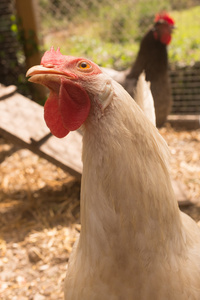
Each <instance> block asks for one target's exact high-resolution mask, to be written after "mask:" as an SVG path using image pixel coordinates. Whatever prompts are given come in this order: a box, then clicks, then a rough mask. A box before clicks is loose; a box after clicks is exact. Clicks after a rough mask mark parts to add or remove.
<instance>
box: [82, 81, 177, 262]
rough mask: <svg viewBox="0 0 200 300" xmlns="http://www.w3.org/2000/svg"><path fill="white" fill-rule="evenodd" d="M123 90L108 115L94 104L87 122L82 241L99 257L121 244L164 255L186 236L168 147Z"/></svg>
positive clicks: (85, 248) (134, 250)
mask: <svg viewBox="0 0 200 300" xmlns="http://www.w3.org/2000/svg"><path fill="white" fill-rule="evenodd" d="M115 88H116V87H115ZM117 89H118V95H119V96H117V99H116V101H113V103H112V104H111V105H110V106H109V108H108V109H107V110H106V112H105V114H104V116H103V117H102V118H100V119H98V118H96V114H95V108H93V113H92V114H91V116H90V118H89V120H88V122H87V123H86V125H85V132H84V136H83V176H82V192H81V223H82V230H81V235H80V244H79V246H80V247H81V248H82V251H83V252H82V253H84V251H85V254H86V256H88V257H93V258H94V259H100V257H101V255H102V252H105V253H106V252H109V251H110V249H113V251H114V252H115V251H116V249H119V247H118V246H119V245H121V244H123V245H124V246H123V251H125V253H130V254H131V255H132V254H133V253H134V255H135V256H137V253H138V254H139V253H141V251H146V253H149V252H148V251H150V252H152V253H153V252H155V253H156V252H158V251H159V252H160V251H163V255H164V253H165V252H166V251H167V249H168V248H169V249H170V248H171V245H172V244H173V241H174V240H175V239H176V240H179V237H178V238H177V236H179V235H180V236H181V221H180V215H179V209H178V205H177V202H176V200H175V197H174V193H173V190H172V186H171V181H170V176H169V172H168V169H167V158H166V156H167V151H168V149H167V146H166V143H165V141H164V140H163V139H162V137H161V136H160V135H159V133H158V131H157V129H156V128H155V127H154V126H153V125H152V124H151V122H149V121H148V120H147V119H146V117H145V116H144V114H143V112H142V111H141V110H140V108H139V107H138V106H137V105H136V104H135V103H134V101H133V100H132V99H131V98H130V96H129V95H128V94H127V96H126V101H123V100H121V99H122V98H120V92H121V87H119V86H118V85H117ZM119 98H120V101H119ZM127 241H128V243H127ZM180 241H181V239H180ZM176 247H179V245H178V244H177V243H176ZM180 247H181V242H180ZM114 249H115V250H114ZM111 252H112V251H111ZM111 252H110V253H111ZM94 253H95V255H96V257H94ZM115 254H116V253H115ZM111 255H113V253H112V254H111ZM120 255H121V254H120V253H117V254H116V256H117V257H119V256H120Z"/></svg>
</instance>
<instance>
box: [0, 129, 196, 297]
mask: <svg viewBox="0 0 200 300" xmlns="http://www.w3.org/2000/svg"><path fill="white" fill-rule="evenodd" d="M160 133H161V134H162V135H163V137H164V138H165V139H166V141H167V143H168V144H169V146H170V150H171V154H172V157H171V166H170V168H171V176H172V177H173V178H174V179H176V180H179V181H180V182H182V183H183V184H184V185H185V187H186V193H187V197H188V198H189V199H190V200H191V201H192V202H193V203H194V204H193V205H190V206H185V207H183V208H182V209H183V210H184V211H185V212H186V213H188V214H190V215H191V216H192V217H193V218H194V219H195V220H196V221H199V220H200V205H199V202H198V201H199V200H200V131H199V130H196V131H190V132H187V131H180V132H176V131H174V130H172V129H171V128H169V127H166V128H163V129H161V130H160ZM79 193H80V182H78V181H77V180H76V179H75V178H74V177H71V176H70V175H69V174H67V173H65V172H63V171H62V170H61V169H59V168H57V167H56V166H54V165H52V164H51V163H49V162H47V161H46V160H44V159H41V158H40V157H38V156H37V155H35V154H33V153H31V152H30V151H28V150H26V149H19V148H17V147H16V146H14V145H12V144H10V143H9V142H8V141H6V140H5V139H3V138H1V137H0V299H2V300H15V299H17V300H24V299H29V300H43V299H55V300H60V299H63V290H62V286H63V282H64V278H65V273H66V269H67V262H68V258H69V254H70V252H71V249H72V246H73V243H74V241H75V240H76V238H77V236H78V234H79V232H80V220H79V210H80V207H79Z"/></svg>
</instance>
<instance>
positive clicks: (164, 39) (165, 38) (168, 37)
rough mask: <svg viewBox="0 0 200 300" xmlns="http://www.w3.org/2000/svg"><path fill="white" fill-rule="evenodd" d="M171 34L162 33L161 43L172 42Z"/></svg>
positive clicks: (167, 43)
mask: <svg viewBox="0 0 200 300" xmlns="http://www.w3.org/2000/svg"><path fill="white" fill-rule="evenodd" d="M171 39H172V37H171V35H170V34H162V35H161V37H160V41H161V43H163V44H165V45H169V43H170V42H171Z"/></svg>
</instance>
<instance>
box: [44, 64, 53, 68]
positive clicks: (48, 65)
mask: <svg viewBox="0 0 200 300" xmlns="http://www.w3.org/2000/svg"><path fill="white" fill-rule="evenodd" d="M54 67H55V66H54V65H52V64H47V65H46V68H54Z"/></svg>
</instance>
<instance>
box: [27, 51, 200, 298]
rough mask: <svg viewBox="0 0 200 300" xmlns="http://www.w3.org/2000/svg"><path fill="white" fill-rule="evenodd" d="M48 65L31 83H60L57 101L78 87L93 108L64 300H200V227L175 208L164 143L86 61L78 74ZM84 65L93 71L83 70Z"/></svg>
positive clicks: (67, 62)
mask: <svg viewBox="0 0 200 300" xmlns="http://www.w3.org/2000/svg"><path fill="white" fill-rule="evenodd" d="M59 58H60V57H59ZM61 60H63V61H62V63H61V62H60V61H61ZM80 61H81V62H82V61H83V59H80ZM48 63H49V62H48V60H47V62H46V61H45V62H44V67H45V68H44V70H43V71H41V70H40V69H39V68H38V69H37V68H36V67H34V69H31V70H30V71H29V73H28V75H34V76H33V77H32V79H31V80H32V81H34V82H39V81H40V82H41V83H42V84H45V85H48V87H50V83H51V82H55V83H56V84H52V90H53V89H54V90H53V91H54V92H55V93H58V94H57V95H58V97H59V101H61V98H60V97H61V96H62V95H61V92H59V91H58V90H59V89H58V83H59V82H60V85H61V86H62V89H64V88H65V85H64V82H65V81H66V82H67V87H68V89H69V90H68V92H69V95H71V96H74V95H75V94H73V95H72V94H70V87H69V84H70V83H69V82H72V85H73V93H74V89H75V87H77V89H78V88H79V87H81V91H82V89H83V90H84V91H86V92H87V95H88V97H89V99H90V102H91V107H90V111H89V114H88V116H87V119H86V120H85V121H84V124H83V125H82V129H83V153H82V159H83V175H82V185H81V224H82V227H81V233H80V237H79V239H78V240H77V242H76V244H75V246H74V249H73V253H72V255H71V257H70V261H69V266H68V270H67V276H66V280H65V285H64V287H65V299H66V300H124V299H126V300H169V299H170V300H171V299H172V300H189V299H191V300H199V299H200V228H199V227H198V226H197V224H196V223H195V222H194V221H193V220H192V219H191V218H190V217H188V216H187V215H185V214H184V213H181V212H180V210H179V208H178V204H177V201H176V199H175V196H174V192H173V189H172V185H171V180H170V176H169V172H168V168H167V167H168V155H169V151H168V147H167V145H166V142H165V141H164V139H163V138H162V137H161V136H160V134H159V132H158V130H157V129H156V127H155V126H154V125H153V124H152V122H151V121H149V120H148V119H147V117H146V116H145V114H144V113H143V111H142V110H141V109H140V107H139V106H138V105H137V104H136V102H135V101H133V99H132V98H131V96H130V95H129V94H128V93H127V92H126V91H125V90H124V89H123V88H122V86H120V85H119V84H118V83H117V82H115V81H114V80H113V79H111V78H110V77H109V76H108V75H106V74H105V73H102V72H101V70H100V69H99V68H98V66H96V65H95V64H93V63H92V62H90V61H88V60H84V64H83V65H81V67H79V65H80V63H78V64H77V63H76V64H75V58H71V57H67V56H66V57H64V56H63V57H61V59H60V60H59V61H58V62H57V64H56V66H55V67H54V68H53V69H52V61H51V67H49V65H48ZM45 64H46V65H45ZM86 64H89V67H88V68H89V70H82V69H81V68H82V66H83V67H85V65H86ZM60 65H61V67H62V68H61V67H60ZM63 66H64V67H63ZM74 66H75V67H74ZM37 70H38V71H37ZM36 71H37V72H39V75H37V72H36ZM95 72H96V73H95ZM73 74H75V75H77V78H76V77H75V75H73ZM72 76H73V77H72ZM56 78H57V79H56ZM55 87H56V88H55ZM50 88H51V87H50ZM60 91H62V90H61V88H60ZM65 94H66V92H65ZM139 95H140V92H138V96H139ZM76 97H77V98H78V97H80V94H79V93H78V92H77V94H76ZM76 97H75V98H73V99H74V101H76ZM77 100H78V99H77ZM51 101H52V100H51ZM66 101H67V100H66ZM79 101H81V99H79ZM70 103H71V102H70ZM78 103H80V102H78ZM61 114H62V111H61ZM62 118H64V113H63V114H62ZM63 122H64V121H63ZM64 124H67V122H66V121H65V123H64ZM50 125H51V124H50ZM56 132H57V131H56ZM66 147H67V145H66Z"/></svg>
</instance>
